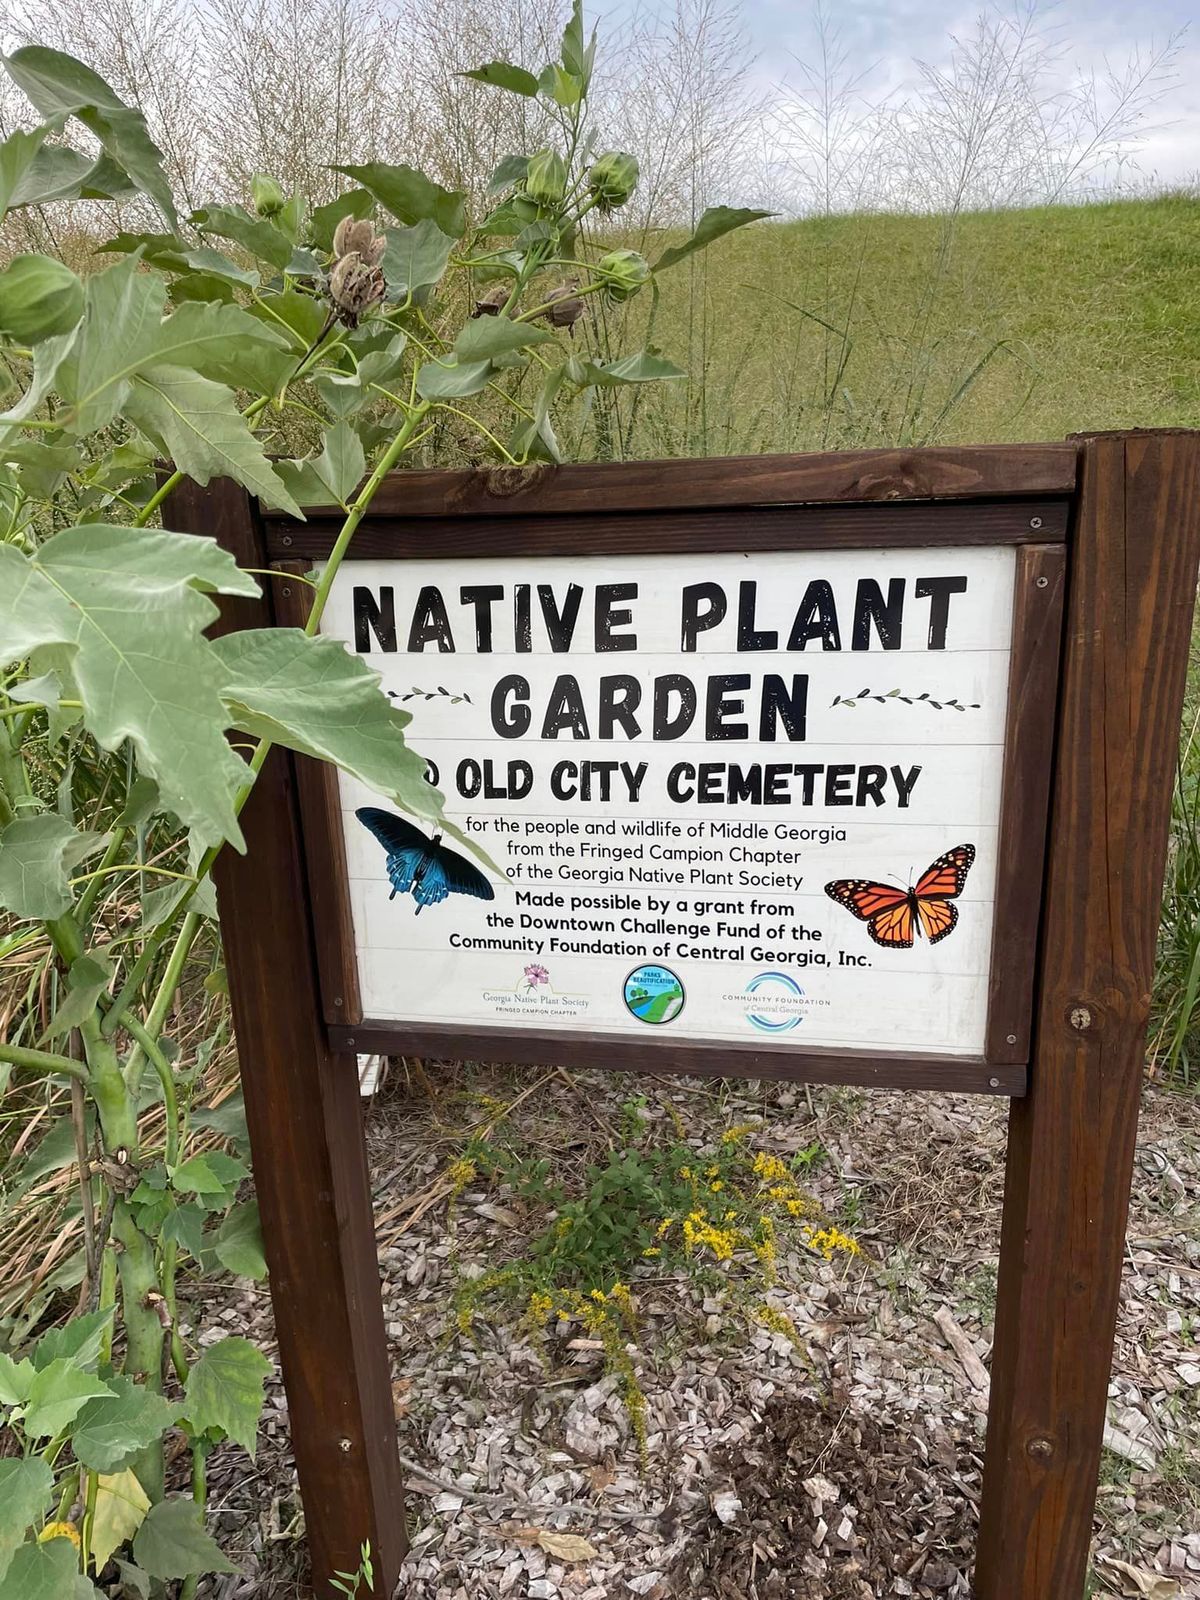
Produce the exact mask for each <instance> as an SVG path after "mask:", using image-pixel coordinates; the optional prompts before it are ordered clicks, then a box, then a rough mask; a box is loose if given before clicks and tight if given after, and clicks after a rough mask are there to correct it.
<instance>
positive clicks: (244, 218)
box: [191, 206, 292, 272]
mask: <svg viewBox="0 0 1200 1600" xmlns="http://www.w3.org/2000/svg"><path fill="white" fill-rule="evenodd" d="M191 220H192V222H193V223H195V225H196V227H197V228H199V229H200V231H201V233H215V234H217V235H218V236H219V237H220V238H222V239H232V240H233V242H234V243H235V244H240V245H241V246H242V248H243V249H244V250H248V251H249V252H250V254H251V255H252V256H257V257H258V259H259V260H260V261H269V262H270V263H271V265H272V266H273V267H275V268H277V269H278V270H279V271H280V272H282V271H283V269H284V268H285V267H286V266H287V264H288V262H289V261H290V260H291V259H292V241H291V240H290V239H289V238H288V237H287V236H286V235H285V234H283V233H281V232H280V231H279V229H278V228H277V227H275V225H274V224H273V223H271V222H268V221H267V220H266V219H265V218H264V217H254V216H251V214H250V213H249V212H248V211H247V210H246V209H245V208H244V207H243V206H206V207H205V208H204V209H203V210H202V211H194V212H193V213H192V219H191Z"/></svg>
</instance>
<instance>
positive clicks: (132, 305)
mask: <svg viewBox="0 0 1200 1600" xmlns="http://www.w3.org/2000/svg"><path fill="white" fill-rule="evenodd" d="M138 265H139V258H138V257H137V256H136V255H133V256H129V257H127V258H126V259H124V260H122V261H118V262H115V263H114V264H113V265H112V266H111V267H109V268H108V270H107V271H106V272H97V273H94V274H93V275H92V276H91V277H90V278H89V279H88V280H87V304H86V307H85V309H84V313H83V322H82V323H81V325H80V327H79V330H78V333H77V335H76V338H75V343H74V346H73V347H72V349H71V351H70V354H69V355H68V356H67V357H66V359H64V361H63V363H62V365H61V367H60V369H59V373H58V383H59V387H60V389H61V391H62V399H63V402H64V404H65V406H66V408H67V410H66V413H65V415H62V416H61V417H60V418H59V420H60V421H61V422H62V424H63V425H64V426H65V427H69V428H70V429H71V430H72V431H73V432H75V433H80V434H83V433H94V432H95V430H96V429H97V428H102V427H104V425H105V423H108V422H111V421H112V419H113V418H114V417H115V416H116V415H117V412H118V411H119V410H120V409H121V407H122V405H123V404H124V402H125V399H126V397H127V395H128V394H129V386H130V383H131V381H132V378H133V375H134V374H135V373H136V372H137V371H138V370H139V368H141V367H143V366H145V365H147V364H148V363H149V362H150V361H152V360H154V358H155V351H156V349H157V347H158V340H159V336H160V332H161V327H162V316H163V308H164V306H165V304H166V297H167V291H166V285H165V283H164V282H163V280H162V279H161V278H160V277H158V276H157V275H155V274H154V273H148V272H140V271H139V270H138Z"/></svg>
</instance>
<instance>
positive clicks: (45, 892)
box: [0, 811, 104, 922]
mask: <svg viewBox="0 0 1200 1600" xmlns="http://www.w3.org/2000/svg"><path fill="white" fill-rule="evenodd" d="M103 843H104V837H103V835H102V834H98V833H81V832H79V831H78V830H77V829H76V828H73V827H72V826H71V824H70V823H69V822H68V821H67V820H66V818H65V817H60V816H59V815H58V813H57V812H56V811H43V812H39V813H38V814H37V815H36V816H32V817H16V818H15V819H14V820H13V821H12V822H10V823H9V824H8V826H7V827H6V828H4V829H3V830H0V905H2V906H4V907H6V908H7V910H9V911H11V912H12V914H13V915H14V916H15V917H29V918H35V919H37V920H38V921H43V922H44V921H49V920H52V919H53V918H54V917H61V916H63V915H64V914H65V913H66V912H67V911H69V910H70V909H71V903H72V900H73V898H74V896H73V895H72V893H71V883H70V873H71V869H72V868H73V867H76V866H78V865H79V863H80V862H81V861H83V860H84V859H85V858H86V857H87V856H89V855H91V854H92V852H93V851H95V850H97V849H98V848H99V847H100V846H101V845H102V844H103Z"/></svg>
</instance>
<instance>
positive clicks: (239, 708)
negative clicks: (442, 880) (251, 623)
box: [213, 628, 442, 816]
mask: <svg viewBox="0 0 1200 1600" xmlns="http://www.w3.org/2000/svg"><path fill="white" fill-rule="evenodd" d="M213 648H214V649H215V651H216V652H217V655H218V656H219V657H220V659H221V661H222V662H223V664H224V666H225V670H226V674H227V676H226V682H225V686H224V688H223V690H222V694H223V695H224V697H225V701H226V703H227V705H228V706H229V713H230V716H231V717H232V719H233V721H234V725H235V726H236V727H238V728H241V729H242V730H243V731H244V732H246V733H253V734H255V735H257V736H258V737H259V738H266V739H271V740H274V741H275V742H276V743H278V744H283V745H287V746H288V748H289V749H292V750H299V751H300V752H301V753H302V754H303V755H309V756H316V757H318V758H319V759H320V760H322V761H331V762H333V763H334V764H335V765H336V766H339V767H341V768H342V769H343V771H345V772H349V773H351V774H352V775H353V776H354V777H356V778H358V779H360V780H361V781H362V782H363V783H365V784H366V785H367V787H368V788H370V789H374V790H375V791H376V793H377V794H384V795H390V796H391V797H392V798H393V799H394V800H395V801H396V803H397V804H398V805H399V806H401V807H403V809H404V810H406V811H415V812H416V813H417V814H418V815H421V816H437V815H439V814H440V811H441V806H442V797H441V795H440V794H439V793H438V791H437V790H436V789H434V788H433V787H432V786H431V785H430V784H429V783H427V782H426V781H425V762H424V760H423V759H422V757H420V756H418V755H417V754H416V752H415V751H414V750H412V749H411V748H410V746H409V745H407V744H406V743H405V741H404V733H403V730H404V727H405V725H406V724H407V723H408V721H409V720H410V719H409V716H408V713H407V712H405V711H400V710H398V709H397V708H396V707H395V706H393V704H392V702H391V701H390V700H389V699H388V697H387V696H386V695H385V694H384V693H383V691H382V689H381V688H380V686H379V678H378V676H377V675H376V674H375V673H374V672H372V670H371V669H370V667H368V666H367V664H366V662H364V661H363V659H362V657H361V656H356V655H351V654H350V652H349V651H348V650H347V649H346V648H345V647H344V646H343V645H342V644H341V643H339V641H338V640H336V639H329V638H321V637H319V636H318V637H316V638H308V637H306V635H305V634H304V633H302V632H301V631H300V629H299V628H251V629H246V630H245V631H244V632H242V633H229V634H226V635H225V637H224V638H223V639H217V640H215V641H214V645H213Z"/></svg>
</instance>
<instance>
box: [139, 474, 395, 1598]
mask: <svg viewBox="0 0 1200 1600" xmlns="http://www.w3.org/2000/svg"><path fill="white" fill-rule="evenodd" d="M163 524H164V526H165V527H168V528H175V529H179V530H182V531H186V532H189V533H205V534H209V535H211V536H212V537H213V538H215V539H217V540H218V542H219V543H220V544H221V545H222V546H223V547H224V548H225V549H226V550H228V551H230V552H231V553H232V554H233V555H234V556H235V557H236V558H237V560H238V562H239V564H240V565H242V566H246V567H259V568H262V567H265V566H266V565H267V561H268V557H267V553H266V547H265V544H264V542H263V538H262V530H261V528H260V525H259V522H258V518H257V515H256V512H255V510H254V507H253V506H252V504H251V501H250V499H249V497H248V496H247V495H246V493H245V492H244V491H243V490H242V489H240V488H238V487H237V485H235V484H233V483H231V482H228V481H221V482H218V483H214V484H213V485H211V487H210V488H208V489H207V490H203V489H199V488H198V487H197V486H196V485H195V484H192V483H190V482H185V483H184V484H182V485H181V486H180V487H179V488H178V489H176V490H175V491H174V492H173V494H172V495H171V496H170V498H169V499H168V500H167V502H166V504H165V505H164V507H163ZM262 583H263V590H264V593H263V597H262V599H261V600H257V601H248V600H233V601H230V602H228V603H227V605H226V606H225V607H224V608H223V610H222V618H221V624H220V628H221V629H222V630H223V631H229V630H231V629H233V628H246V627H269V626H271V625H272V623H273V622H275V621H276V620H277V618H276V608H275V604H274V600H273V596H272V594H271V584H272V580H271V579H270V578H265V579H263V580H262ZM241 820H242V828H243V830H244V832H245V835H246V845H247V853H246V855H245V856H239V855H238V854H237V853H236V852H235V851H234V850H233V849H232V848H229V849H226V850H225V851H224V852H223V853H222V855H221V857H220V860H219V862H218V865H217V869H216V873H215V876H216V882H217V896H218V900H219V903H220V910H221V934H222V937H223V939H224V943H225V956H226V967H227V970H228V973H229V993H230V998H231V1001H232V1006H233V1021H234V1028H235V1031H236V1034H237V1042H238V1054H239V1057H240V1060H241V1071H242V1086H243V1091H244V1094H245V1100H246V1120H247V1122H248V1124H249V1128H250V1144H251V1151H252V1155H253V1161H254V1177H255V1186H256V1188H257V1192H258V1203H259V1207H260V1209H261V1212H262V1221H263V1236H264V1241H265V1245H266V1255H267V1262H268V1265H269V1267H270V1274H271V1276H270V1284H271V1299H272V1302H273V1304H274V1308H275V1326H276V1332H277V1334H278V1338H279V1355H280V1361H281V1364H282V1367H283V1380H284V1386H285V1388H286V1390H287V1397H288V1413H289V1422H290V1433H291V1441H292V1450H293V1453H294V1455H295V1458H296V1468H297V1472H298V1474H299V1478H300V1493H301V1496H302V1499H303V1502H304V1516H305V1523H306V1526H307V1530H308V1541H309V1548H310V1551H311V1554H312V1569H313V1586H314V1589H315V1590H316V1592H317V1594H318V1595H324V1594H326V1593H328V1592H329V1590H328V1581H329V1578H330V1577H331V1576H332V1574H333V1573H334V1572H336V1571H337V1570H339V1569H341V1570H343V1571H350V1572H353V1571H355V1570H356V1569H357V1567H358V1564H359V1549H360V1546H361V1545H362V1543H363V1541H364V1540H369V1541H370V1544H371V1551H372V1559H373V1562H374V1567H375V1579H376V1588H375V1593H376V1594H377V1595H380V1596H386V1595H390V1594H391V1593H392V1590H393V1588H394V1586H395V1583H396V1578H397V1574H398V1570H399V1566H400V1562H401V1561H402V1559H403V1557H404V1552H405V1548H406V1539H405V1531H404V1491H403V1480H402V1477H401V1473H400V1466H399V1462H398V1460H397V1455H396V1425H395V1413H394V1410H393V1402H392V1388H391V1373H390V1368H389V1363H388V1354H387V1342H386V1337H385V1332H384V1323H383V1306H382V1301H381V1297H380V1292H379V1262H378V1257H377V1254H376V1245H375V1228H374V1220H373V1216H372V1211H371V1188H370V1179H369V1175H368V1171H367V1161H366V1149H365V1146H364V1142H363V1127H362V1113H361V1108H360V1101H359V1093H358V1075H357V1071H356V1063H355V1058H354V1056H353V1055H343V1054H333V1053H331V1051H330V1049H329V1048H328V1046H327V1044H326V1042H325V1032H324V1027H323V1024H322V1020H321V1015H320V1006H319V1002H318V997H317V974H316V955H315V950H314V937H313V927H312V918H311V914H310V907H309V904H308V899H307V891H306V885H305V869H304V860H303V854H302V850H301V832H300V818H299V811H298V805H297V798H296V781H295V762H294V758H293V757H291V756H290V755H289V753H288V752H286V751H284V750H276V751H275V752H274V753H273V754H272V755H271V757H270V759H269V760H268V761H267V763H266V765H265V767H264V769H263V772H262V774H261V776H260V778H259V780H258V782H257V784H256V785H255V788H254V793H253V795H252V797H251V799H250V801H249V802H248V804H247V806H246V809H245V810H244V812H243V813H242V819H241Z"/></svg>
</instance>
